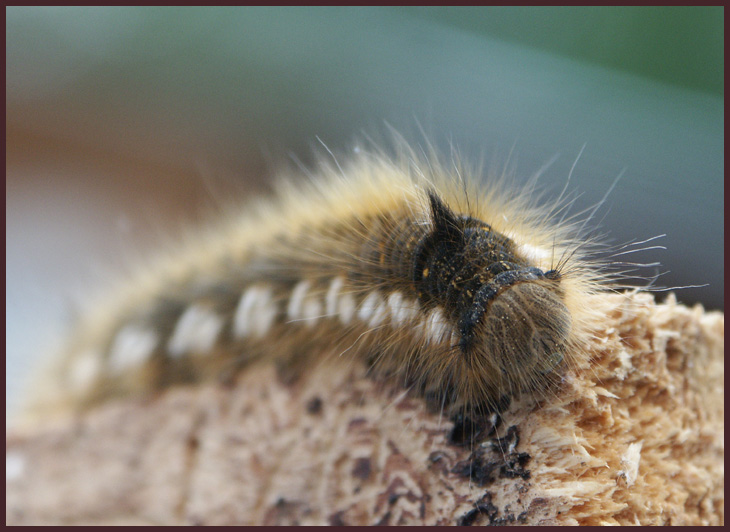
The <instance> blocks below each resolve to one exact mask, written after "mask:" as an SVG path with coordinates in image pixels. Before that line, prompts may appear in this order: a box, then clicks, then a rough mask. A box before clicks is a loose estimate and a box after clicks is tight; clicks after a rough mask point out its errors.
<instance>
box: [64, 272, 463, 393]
mask: <svg viewBox="0 0 730 532" xmlns="http://www.w3.org/2000/svg"><path fill="white" fill-rule="evenodd" d="M344 285H345V282H344V279H343V278H342V277H336V278H334V279H333V280H332V281H331V283H330V286H329V287H328V289H327V292H326V293H325V298H324V301H321V300H320V298H319V297H317V295H316V294H315V293H313V292H310V289H311V287H312V284H311V282H310V281H308V280H304V281H301V282H299V283H297V285H296V286H295V287H294V289H293V290H292V293H291V297H290V298H289V302H288V305H287V307H286V316H287V319H288V320H289V321H290V322H301V323H303V324H304V325H305V326H307V327H312V326H314V324H315V323H316V322H317V321H318V320H319V319H321V318H325V317H328V318H332V317H337V318H338V319H339V320H340V322H342V323H343V324H344V325H349V324H350V323H352V321H353V320H354V319H355V318H357V319H358V320H360V321H361V322H363V323H366V324H367V325H368V326H369V327H379V326H381V325H384V324H386V323H387V321H388V318H390V322H391V323H392V325H393V326H395V327H399V326H403V325H406V324H409V323H411V324H413V330H414V331H417V332H419V333H420V334H421V335H422V336H423V338H424V340H425V341H427V342H430V343H439V342H443V341H447V340H449V339H450V338H452V337H453V335H454V334H455V333H454V331H453V328H452V327H451V326H450V325H449V324H448V322H447V321H446V320H445V319H444V316H443V313H442V311H441V310H440V309H438V308H436V309H434V310H432V311H430V313H429V314H428V315H427V316H425V317H424V318H421V319H420V320H419V317H420V316H419V312H420V310H419V305H418V302H417V301H411V300H407V299H405V298H404V297H403V295H402V294H401V293H400V292H392V293H391V294H389V295H388V297H387V298H384V297H383V296H382V295H381V294H380V292H378V291H377V290H376V291H373V292H371V293H370V294H368V295H367V296H366V297H365V298H364V299H363V300H362V302H361V303H360V305H359V306H358V305H357V302H356V301H355V298H354V296H353V295H352V293H349V292H344V291H343V288H344ZM278 313H279V305H278V304H277V302H276V301H275V300H274V293H273V290H272V288H271V287H268V286H261V285H254V286H251V287H249V288H248V289H247V290H246V291H245V292H244V293H243V295H242V296H241V299H240V300H239V302H238V306H237V307H236V311H235V313H234V316H233V323H232V331H233V335H234V336H235V337H236V338H245V337H254V338H262V337H263V336H265V335H266V334H267V333H268V332H269V330H270V329H271V326H272V325H273V324H274V321H275V320H276V317H277V315H278ZM224 324H225V323H224V319H223V318H222V317H221V316H219V315H217V314H216V313H215V312H213V311H212V310H210V309H208V308H206V307H204V306H203V305H198V304H194V305H191V306H190V307H189V308H188V309H187V310H186V311H185V312H184V313H183V314H182V315H181V316H180V318H179V319H178V321H177V324H176V325H175V328H174V330H173V332H172V335H171V336H170V339H169V340H168V342H167V346H166V347H167V351H168V353H169V356H170V357H172V358H179V357H182V356H184V355H186V354H187V353H190V352H195V353H201V354H203V353H206V352H209V351H210V350H211V348H212V347H213V346H214V345H215V342H216V340H217V339H218V336H219V335H220V332H221V330H222V329H223V326H224ZM159 342H160V337H159V334H158V333H156V332H155V331H153V330H151V329H149V328H147V327H144V326H142V325H137V324H129V325H126V326H124V327H123V328H122V329H121V330H120V331H119V332H118V333H117V334H116V336H115V338H114V341H113V342H112V345H111V348H110V350H109V358H108V365H107V371H108V372H109V373H110V374H113V375H116V374H120V373H122V372H124V371H127V370H129V369H131V368H133V367H138V366H141V365H142V364H143V363H145V362H146V361H147V359H148V358H149V357H150V356H151V355H152V353H153V352H154V351H155V349H157V347H158V344H159ZM101 360H102V359H101V357H100V356H99V354H98V352H87V353H84V354H83V355H81V356H79V357H78V358H77V359H76V361H75V362H74V364H73V365H72V367H71V369H70V373H69V378H70V381H71V382H72V383H73V385H74V386H76V387H78V388H84V387H86V386H88V385H90V384H91V383H92V382H93V380H94V379H95V378H96V377H97V376H98V374H99V372H100V371H101V369H102V368H101Z"/></svg>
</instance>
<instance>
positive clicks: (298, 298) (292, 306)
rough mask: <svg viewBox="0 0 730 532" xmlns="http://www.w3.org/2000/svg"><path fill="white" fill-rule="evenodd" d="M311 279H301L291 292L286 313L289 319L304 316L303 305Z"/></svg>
mask: <svg viewBox="0 0 730 532" xmlns="http://www.w3.org/2000/svg"><path fill="white" fill-rule="evenodd" d="M309 286H310V282H309V281H299V283H297V285H296V286H295V287H294V290H292V292H291V297H290V298H289V305H288V306H287V308H286V314H287V316H289V319H292V320H296V319H298V318H301V317H302V307H303V305H304V297H305V296H306V295H307V290H309Z"/></svg>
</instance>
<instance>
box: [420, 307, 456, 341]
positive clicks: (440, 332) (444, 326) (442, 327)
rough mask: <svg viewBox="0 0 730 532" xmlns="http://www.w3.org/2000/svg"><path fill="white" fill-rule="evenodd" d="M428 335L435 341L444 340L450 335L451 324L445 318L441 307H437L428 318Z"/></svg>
mask: <svg viewBox="0 0 730 532" xmlns="http://www.w3.org/2000/svg"><path fill="white" fill-rule="evenodd" d="M425 329H426V335H427V336H428V338H429V339H430V340H431V341H432V342H433V343H439V342H442V341H443V340H444V339H446V337H447V336H450V335H449V332H450V331H449V324H448V323H446V320H445V319H444V314H443V312H441V309H439V308H435V309H433V310H432V311H431V314H430V315H429V316H428V318H427V319H426V327H425Z"/></svg>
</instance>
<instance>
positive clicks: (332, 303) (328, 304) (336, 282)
mask: <svg viewBox="0 0 730 532" xmlns="http://www.w3.org/2000/svg"><path fill="white" fill-rule="evenodd" d="M344 285H345V280H344V279H343V278H342V277H335V278H334V279H332V282H331V283H330V287H329V289H328V290H327V295H326V296H325V312H326V313H327V316H336V315H337V302H338V299H339V296H340V291H341V290H342V287H343V286H344Z"/></svg>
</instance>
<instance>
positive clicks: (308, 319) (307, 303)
mask: <svg viewBox="0 0 730 532" xmlns="http://www.w3.org/2000/svg"><path fill="white" fill-rule="evenodd" d="M302 314H303V316H302V318H303V319H304V320H305V324H306V325H307V327H313V326H314V324H315V323H316V322H317V320H318V319H319V318H321V317H322V303H321V302H320V301H319V299H317V298H316V297H313V296H310V297H308V298H307V299H305V300H304V305H303V307H302Z"/></svg>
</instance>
